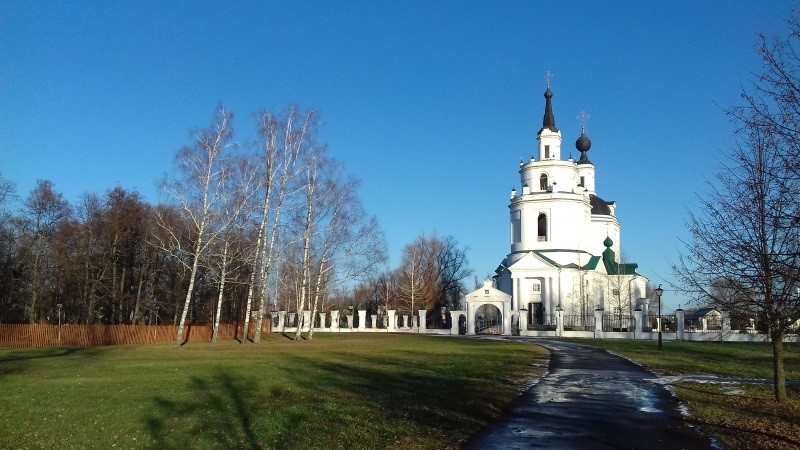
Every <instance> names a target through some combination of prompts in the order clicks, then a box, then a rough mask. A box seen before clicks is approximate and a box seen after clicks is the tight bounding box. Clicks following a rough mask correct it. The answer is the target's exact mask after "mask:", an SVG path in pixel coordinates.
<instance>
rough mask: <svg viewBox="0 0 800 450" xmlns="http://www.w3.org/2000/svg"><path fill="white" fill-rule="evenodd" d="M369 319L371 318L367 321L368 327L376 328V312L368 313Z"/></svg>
mask: <svg viewBox="0 0 800 450" xmlns="http://www.w3.org/2000/svg"><path fill="white" fill-rule="evenodd" d="M369 317H370V319H372V320H371V321H370V323H369V327H370V328H372V329H375V328H378V315H377V314H370V315H369Z"/></svg>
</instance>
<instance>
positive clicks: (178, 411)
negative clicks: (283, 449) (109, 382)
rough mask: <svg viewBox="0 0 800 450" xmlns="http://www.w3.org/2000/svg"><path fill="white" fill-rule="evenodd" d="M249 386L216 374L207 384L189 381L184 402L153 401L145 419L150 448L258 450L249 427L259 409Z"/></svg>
mask: <svg viewBox="0 0 800 450" xmlns="http://www.w3.org/2000/svg"><path fill="white" fill-rule="evenodd" d="M251 386H253V383H252V381H247V380H246V379H244V380H243V379H242V378H236V379H235V378H233V377H232V376H231V375H230V374H229V373H227V372H224V371H220V372H218V373H216V374H215V375H214V376H213V377H211V378H210V379H208V380H206V379H202V378H199V377H191V378H190V379H189V382H188V387H187V389H186V391H187V395H186V398H184V399H169V398H164V397H155V398H153V404H154V406H155V408H154V410H153V411H152V412H151V415H150V416H149V417H147V418H146V419H145V422H146V425H147V428H148V430H149V432H150V436H151V438H152V439H153V441H152V442H153V448H160V449H162V448H170V449H172V448H175V449H177V448H199V447H210V446H218V447H222V448H249V449H260V448H262V447H263V444H262V443H261V442H260V440H259V437H258V436H257V434H256V432H255V430H254V426H253V417H254V414H258V413H259V412H260V411H261V407H260V406H259V403H260V402H258V401H257V396H255V395H254V392H253V388H252V387H251Z"/></svg>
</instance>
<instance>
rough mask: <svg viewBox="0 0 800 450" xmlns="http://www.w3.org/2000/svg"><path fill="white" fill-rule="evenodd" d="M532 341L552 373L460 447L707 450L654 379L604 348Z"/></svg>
mask: <svg viewBox="0 0 800 450" xmlns="http://www.w3.org/2000/svg"><path fill="white" fill-rule="evenodd" d="M533 342H535V343H536V344H539V345H542V346H544V347H545V348H547V349H548V350H550V369H549V373H548V374H547V375H546V376H545V377H543V378H542V379H541V380H540V381H539V382H538V383H537V384H536V385H534V386H533V387H532V388H531V389H529V390H528V391H527V392H525V393H524V394H522V395H521V396H520V397H519V398H518V399H517V400H516V401H515V402H514V404H513V405H512V406H511V409H510V410H509V411H508V412H507V413H506V415H505V416H504V417H502V418H501V419H500V420H499V421H498V422H497V423H495V424H493V425H490V426H489V427H487V429H485V430H484V431H483V432H481V433H479V434H478V435H476V436H474V437H473V438H472V439H471V440H470V441H469V442H467V444H466V445H465V448H469V449H522V448H526V449H528V448H548V449H601V448H617V449H658V450H667V449H709V448H712V446H711V442H710V440H709V439H707V438H705V437H703V436H701V435H700V434H699V433H698V432H697V430H696V429H695V428H693V427H691V426H689V425H688V424H687V423H686V422H685V421H684V420H683V419H682V417H681V414H680V412H679V404H678V401H677V399H676V398H675V397H673V396H672V394H671V393H670V392H669V391H667V389H666V388H665V387H664V386H663V384H661V383H658V382H657V377H656V376H655V375H654V374H653V373H651V372H648V371H646V370H644V369H642V368H641V367H639V366H637V365H636V364H634V363H632V362H630V361H628V360H626V359H624V358H621V357H619V356H615V355H612V354H610V353H608V352H606V351H604V350H598V349H594V348H590V347H586V346H582V345H578V344H573V343H568V342H562V341H548V340H538V339H537V340H535V341H533Z"/></svg>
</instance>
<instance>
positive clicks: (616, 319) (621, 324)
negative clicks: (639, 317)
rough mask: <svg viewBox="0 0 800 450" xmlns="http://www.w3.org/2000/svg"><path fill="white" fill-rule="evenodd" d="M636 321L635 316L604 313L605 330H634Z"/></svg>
mask: <svg viewBox="0 0 800 450" xmlns="http://www.w3.org/2000/svg"><path fill="white" fill-rule="evenodd" d="M634 330H636V321H635V320H634V318H633V316H628V315H622V314H603V331H634Z"/></svg>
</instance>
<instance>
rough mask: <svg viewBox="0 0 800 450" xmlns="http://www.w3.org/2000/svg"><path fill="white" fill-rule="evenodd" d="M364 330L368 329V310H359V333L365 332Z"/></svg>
mask: <svg viewBox="0 0 800 450" xmlns="http://www.w3.org/2000/svg"><path fill="white" fill-rule="evenodd" d="M364 328H367V310H366V309H359V310H358V331H364Z"/></svg>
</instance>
